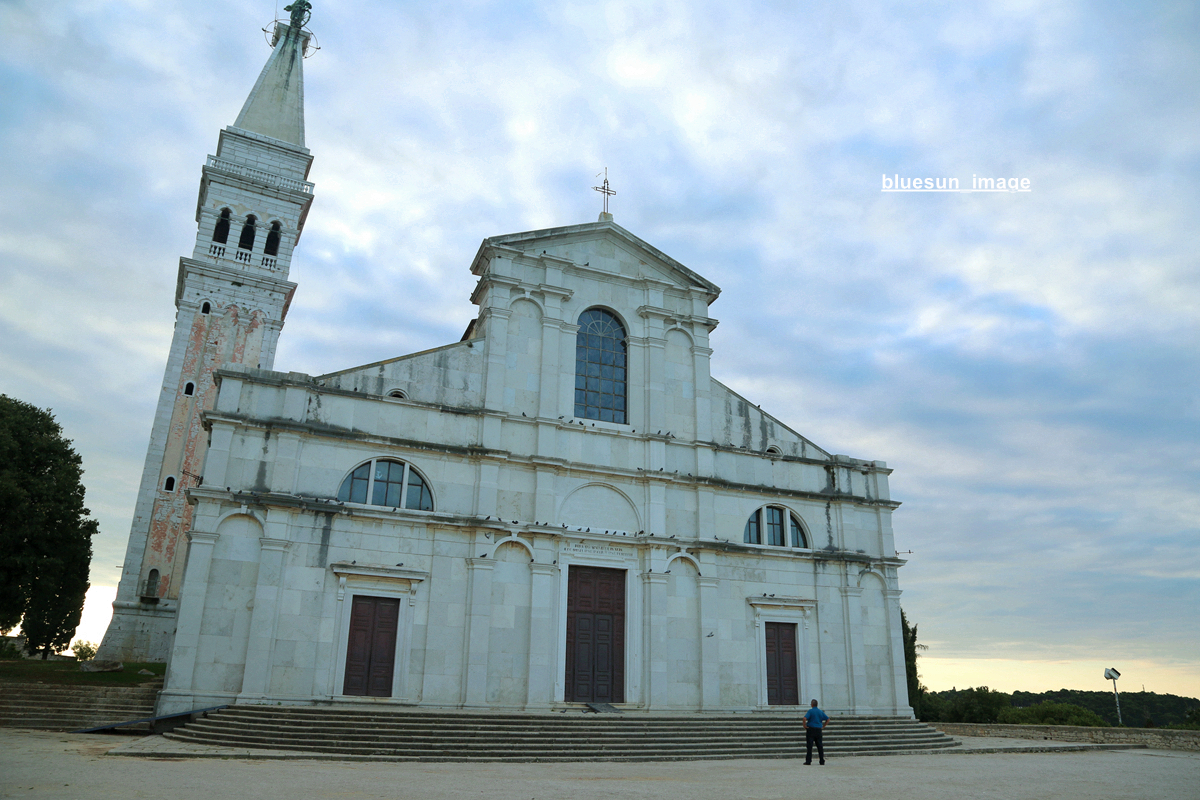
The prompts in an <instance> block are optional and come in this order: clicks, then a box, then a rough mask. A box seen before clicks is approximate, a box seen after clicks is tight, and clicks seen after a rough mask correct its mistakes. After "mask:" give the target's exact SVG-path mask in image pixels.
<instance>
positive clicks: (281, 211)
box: [98, 32, 313, 661]
mask: <svg viewBox="0 0 1200 800" xmlns="http://www.w3.org/2000/svg"><path fill="white" fill-rule="evenodd" d="M307 38H308V37H307V35H306V34H303V33H295V32H293V33H291V34H290V35H287V36H283V37H281V38H280V39H279V41H278V42H277V45H276V47H275V49H274V51H273V52H272V55H271V58H270V60H269V61H268V62H267V65H266V67H265V68H264V69H263V75H262V76H260V78H259V81H258V83H257V84H255V87H254V91H252V92H251V93H250V96H249V97H248V98H247V100H246V104H245V106H244V107H243V109H242V112H241V114H240V115H239V116H238V119H237V121H236V122H235V124H234V125H233V126H232V127H229V128H226V129H225V130H224V131H222V132H221V135H220V140H219V142H218V144H217V153H216V155H210V156H209V157H208V161H207V164H206V165H205V167H204V171H203V177H202V179H201V183H200V196H199V200H198V201H197V205H196V222H197V223H198V227H197V233H196V243H195V247H194V249H193V252H192V256H191V258H181V259H179V276H178V281H177V285H176V292H175V307H176V309H177V312H176V316H175V335H174V338H173V340H172V342H171V350H170V353H169V354H168V356H167V368H166V371H165V374H164V377H163V385H162V392H161V394H160V395H159V400H158V408H157V410H156V412H155V416H154V425H153V428H152V430H151V434H150V446H149V448H148V451H147V453H146V463H145V466H144V467H143V470H142V481H141V485H140V488H139V491H138V500H137V506H136V509H135V511H134V518H133V524H132V526H131V529H130V534H129V544H128V547H127V550H126V554H125V564H124V570H123V572H122V574H121V582H120V585H119V586H118V588H117V598H116V601H115V602H114V603H113V621H112V623H111V624H110V625H109V628H108V631H107V632H106V633H105V636H104V641H103V642H102V643H101V646H100V652H99V654H98V657H100V658H104V659H113V660H127V661H165V660H167V657H168V655H169V654H170V651H171V641H172V637H173V635H174V632H175V616H176V611H177V607H178V599H179V580H180V579H181V578H182V575H183V565H184V553H185V550H186V542H185V540H184V538H183V535H184V533H186V531H187V530H189V529H190V528H191V523H192V506H191V505H190V504H189V503H188V498H187V491H186V490H187V489H188V488H190V487H192V486H194V485H196V483H197V482H198V481H199V478H200V475H201V473H202V472H203V469H202V467H203V465H204V451H205V446H206V442H207V435H206V434H205V432H204V431H203V429H202V427H201V422H200V417H201V413H202V412H203V411H205V410H207V409H211V408H212V406H213V403H214V401H215V399H216V392H215V389H214V382H213V371H214V370H215V369H216V368H217V367H219V366H220V365H221V364H227V363H232V364H247V365H251V366H255V367H262V368H266V369H270V368H271V366H273V364H274V361H275V345H276V342H277V341H278V338H279V331H280V329H281V328H282V327H283V321H284V317H285V316H286V315H287V307H288V303H289V302H290V300H291V296H292V292H293V291H294V290H295V288H296V286H295V284H293V283H290V282H288V280H287V277H288V272H289V269H290V266H291V258H292V251H293V249H294V248H295V246H296V243H297V242H298V241H299V238H300V233H301V231H302V230H303V228H304V220H305V218H306V216H307V215H308V209H309V206H310V205H311V204H312V189H313V187H312V184H311V183H308V182H307V181H306V180H305V179H306V178H307V176H308V169H309V167H310V166H311V164H312V155H311V154H310V153H309V151H308V150H307V149H305V148H304V146H303V145H304V135H303V79H302V76H301V72H300V61H301V53H302V52H303V48H304V46H305V43H306V42H307ZM280 75H283V76H284V79H283V82H282V85H281V84H280V78H279V76H280ZM278 116H282V118H283V119H284V122H283V123H277V124H272V125H264V124H262V120H263V119H268V118H273V117H278ZM297 117H298V120H299V121H298V124H297ZM243 126H247V127H243ZM260 128H261V129H262V130H259V129H260ZM263 131H265V132H266V133H271V134H274V136H271V135H265V134H264V132H263ZM275 136H285V137H288V138H287V140H286V141H285V140H283V139H279V138H275ZM223 213H224V216H225V222H224V234H223V235H222V234H220V233H218V231H217V228H218V226H219V225H221V220H222V215H223ZM247 225H249V232H247Z"/></svg>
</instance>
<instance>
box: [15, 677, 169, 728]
mask: <svg viewBox="0 0 1200 800" xmlns="http://www.w3.org/2000/svg"><path fill="white" fill-rule="evenodd" d="M157 696H158V690H157V689H155V688H152V687H136V686H56V685H52V684H39V683H3V684H0V727H6V728H37V729H41V730H79V729H81V728H95V727H99V726H101V725H113V724H116V723H119V722H127V721H130V720H135V719H144V718H146V717H152V716H154V702H155V699H156V697H157ZM120 730H121V732H122V733H142V734H145V733H149V731H150V726H149V725H148V724H142V725H133V726H127V727H125V728H122V729H120Z"/></svg>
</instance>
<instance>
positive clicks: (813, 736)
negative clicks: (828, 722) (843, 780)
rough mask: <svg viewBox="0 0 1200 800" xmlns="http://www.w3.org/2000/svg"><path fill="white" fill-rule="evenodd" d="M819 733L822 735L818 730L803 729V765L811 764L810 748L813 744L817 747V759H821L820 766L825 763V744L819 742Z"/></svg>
mask: <svg viewBox="0 0 1200 800" xmlns="http://www.w3.org/2000/svg"><path fill="white" fill-rule="evenodd" d="M821 733H822V731H821V729H820V728H805V729H804V749H805V754H804V763H805V764H811V763H812V748H813V743H814V742H815V743H816V745H817V757H818V758H819V759H821V763H822V764H824V763H825V743H824V742H822V741H821Z"/></svg>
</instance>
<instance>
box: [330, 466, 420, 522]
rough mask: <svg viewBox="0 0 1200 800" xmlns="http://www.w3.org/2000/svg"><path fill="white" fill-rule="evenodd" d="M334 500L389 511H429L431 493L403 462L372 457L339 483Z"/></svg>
mask: <svg viewBox="0 0 1200 800" xmlns="http://www.w3.org/2000/svg"><path fill="white" fill-rule="evenodd" d="M337 498H338V500H341V501H342V502H343V503H347V502H348V503H362V504H364V505H372V506H388V507H389V508H410V509H413V510H416V511H433V493H432V492H431V491H430V490H429V484H428V483H426V481H425V479H424V478H422V477H421V474H420V473H419V472H417V471H416V470H415V469H413V468H412V466H410V465H409V464H406V463H404V462H403V461H393V460H391V459H386V458H375V459H372V460H370V461H368V462H367V463H365V464H360V465H359V466H358V467H357V468H355V470H354V471H353V472H351V473H350V474H349V475H347V476H346V480H344V481H342V486H341V488H340V489H338V495H337Z"/></svg>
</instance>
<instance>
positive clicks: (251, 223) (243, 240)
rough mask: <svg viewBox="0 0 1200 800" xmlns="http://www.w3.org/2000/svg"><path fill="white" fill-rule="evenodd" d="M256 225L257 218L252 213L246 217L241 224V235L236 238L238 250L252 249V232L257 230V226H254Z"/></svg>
mask: <svg viewBox="0 0 1200 800" xmlns="http://www.w3.org/2000/svg"><path fill="white" fill-rule="evenodd" d="M257 225H258V218H257V217H255V216H254V215H253V214H251V215H250V216H248V217H246V221H245V223H243V224H242V235H241V237H240V238H239V239H238V249H239V250H253V249H254V234H255V232H256V230H257V227H256V226H257Z"/></svg>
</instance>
